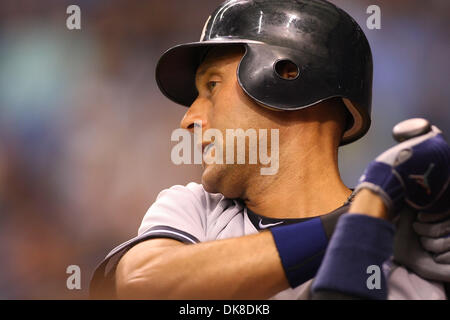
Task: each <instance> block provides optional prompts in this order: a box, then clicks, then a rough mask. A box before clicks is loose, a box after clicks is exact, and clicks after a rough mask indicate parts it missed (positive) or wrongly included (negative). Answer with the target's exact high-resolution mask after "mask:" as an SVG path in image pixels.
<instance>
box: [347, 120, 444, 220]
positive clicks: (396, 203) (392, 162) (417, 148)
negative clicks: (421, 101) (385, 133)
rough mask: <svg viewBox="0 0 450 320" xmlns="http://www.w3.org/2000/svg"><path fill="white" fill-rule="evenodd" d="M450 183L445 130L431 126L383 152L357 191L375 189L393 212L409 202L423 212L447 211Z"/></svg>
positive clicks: (363, 176) (360, 181)
mask: <svg viewBox="0 0 450 320" xmlns="http://www.w3.org/2000/svg"><path fill="white" fill-rule="evenodd" d="M424 121H425V120H424ZM394 130H395V128H394ZM449 182H450V146H449V145H448V143H447V142H446V141H445V140H444V138H443V137H442V134H441V131H440V130H439V129H438V128H436V127H434V126H431V130H430V131H429V132H428V133H426V134H423V135H420V136H417V137H414V138H411V139H409V140H407V141H405V142H402V143H400V144H398V145H396V146H394V147H392V148H390V149H389V150H387V151H385V152H384V153H382V154H381V155H379V156H378V157H377V158H376V159H375V161H372V162H371V163H370V164H369V166H368V167H367V168H366V170H365V172H364V174H363V175H362V176H361V178H360V180H359V184H358V185H357V187H356V190H355V191H356V192H358V191H359V190H361V189H364V188H367V189H369V190H371V191H373V192H375V193H376V194H378V195H379V196H380V197H381V199H382V200H383V202H384V203H385V205H386V207H387V209H388V211H389V212H390V213H396V212H398V210H399V209H400V208H401V207H402V205H403V203H404V202H405V201H406V203H407V204H408V205H410V206H411V207H412V208H414V209H417V210H420V211H421V212H444V211H447V210H448V208H449V207H450V197H448V188H449Z"/></svg>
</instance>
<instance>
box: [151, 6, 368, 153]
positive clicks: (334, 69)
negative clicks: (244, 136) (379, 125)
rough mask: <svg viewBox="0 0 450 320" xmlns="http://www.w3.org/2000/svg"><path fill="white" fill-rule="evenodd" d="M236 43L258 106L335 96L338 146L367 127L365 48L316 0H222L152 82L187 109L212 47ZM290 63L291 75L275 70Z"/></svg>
mask: <svg viewBox="0 0 450 320" xmlns="http://www.w3.org/2000/svg"><path fill="white" fill-rule="evenodd" d="M237 44H240V45H242V46H244V48H245V53H244V55H243V57H242V59H241V61H240V64H239V67H238V69H237V78H238V81H239V85H240V86H241V88H242V89H243V91H244V92H245V93H246V94H247V95H248V96H250V97H251V98H252V99H253V100H254V101H256V102H257V103H258V104H259V105H261V106H263V107H267V108H271V109H278V110H299V109H303V108H307V107H309V106H312V105H314V104H317V103H319V102H321V101H324V100H326V99H330V98H335V97H340V98H342V100H343V102H344V104H345V106H346V107H347V110H348V112H349V114H350V115H351V117H348V118H349V120H348V123H347V127H346V130H345V132H344V134H343V138H342V141H341V145H344V144H347V143H350V142H352V141H355V140H357V139H359V138H360V137H362V136H363V135H364V134H365V133H366V132H367V130H368V129H369V127H370V112H371V100H372V72H373V71H372V69H373V66H372V53H371V50H370V46H369V43H368V41H367V39H366V37H365V35H364V33H363V31H362V30H361V28H360V27H359V25H358V24H357V23H356V22H355V21H354V20H353V19H352V18H351V17H350V16H349V15H348V14H347V13H346V12H344V11H343V10H341V9H340V8H338V7H336V6H335V5H333V4H331V3H330V2H327V1H324V0H228V1H225V2H224V3H222V5H220V6H219V7H218V8H217V9H216V10H215V11H214V12H213V13H212V14H211V15H210V16H209V18H208V20H207V21H206V24H205V26H204V28H203V32H202V34H201V38H200V41H199V42H192V43H186V44H182V45H178V46H175V47H173V48H171V49H169V50H167V51H166V52H165V53H164V54H163V55H162V56H161V58H160V60H159V62H158V65H157V67H156V81H157V84H158V86H159V88H160V90H161V91H162V93H163V94H164V95H165V96H167V97H168V98H169V99H171V100H172V101H174V102H176V103H178V104H181V105H184V106H190V105H191V104H192V103H193V102H194V101H195V99H196V98H197V96H198V91H197V89H196V86H195V73H196V70H197V68H198V66H199V65H200V63H201V62H202V59H203V58H204V57H205V55H206V53H207V52H208V50H209V49H210V48H212V47H217V46H227V45H237ZM283 63H289V64H291V65H292V64H293V65H295V67H296V68H297V71H298V72H297V73H296V74H297V76H296V77H294V78H290V79H288V78H285V77H283V75H281V74H280V73H279V66H280V64H283Z"/></svg>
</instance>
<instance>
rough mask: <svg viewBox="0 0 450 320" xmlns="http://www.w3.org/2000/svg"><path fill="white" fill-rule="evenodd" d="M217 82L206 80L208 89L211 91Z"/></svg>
mask: <svg viewBox="0 0 450 320" xmlns="http://www.w3.org/2000/svg"><path fill="white" fill-rule="evenodd" d="M217 83H218V82H217V81H208V84H207V86H208V89H209V90H210V91H212V90H213V89H214V88H215V87H216V86H217Z"/></svg>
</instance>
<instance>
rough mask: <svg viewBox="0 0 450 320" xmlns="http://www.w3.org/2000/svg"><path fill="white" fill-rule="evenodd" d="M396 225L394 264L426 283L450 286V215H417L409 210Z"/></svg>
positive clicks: (402, 213)
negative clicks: (436, 282)
mask: <svg viewBox="0 0 450 320" xmlns="http://www.w3.org/2000/svg"><path fill="white" fill-rule="evenodd" d="M396 224H397V233H396V235H395V242H394V260H395V261H396V262H398V263H399V264H401V265H403V266H405V267H406V268H408V269H410V270H412V271H413V272H415V273H416V274H417V275H419V276H420V277H422V278H424V279H427V280H433V281H441V282H450V242H449V239H450V238H449V237H448V234H449V233H450V212H446V213H441V214H430V213H420V214H418V215H416V213H415V212H413V211H412V210H411V209H408V208H405V209H404V210H402V212H401V213H400V214H399V216H398V221H397V223H396ZM446 236H447V237H446Z"/></svg>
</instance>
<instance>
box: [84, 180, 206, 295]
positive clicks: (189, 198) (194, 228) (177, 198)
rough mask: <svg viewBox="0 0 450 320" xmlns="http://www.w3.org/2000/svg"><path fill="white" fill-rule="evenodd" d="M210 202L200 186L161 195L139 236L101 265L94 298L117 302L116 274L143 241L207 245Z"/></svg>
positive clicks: (173, 189)
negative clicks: (205, 241)
mask: <svg viewBox="0 0 450 320" xmlns="http://www.w3.org/2000/svg"><path fill="white" fill-rule="evenodd" d="M208 202H209V201H208V199H207V196H206V193H205V191H204V189H203V187H202V186H201V185H199V184H196V183H189V184H188V185H186V186H180V185H176V186H173V187H171V188H169V189H166V190H163V191H161V192H160V193H159V195H158V196H157V198H156V201H155V202H154V203H153V204H152V206H151V207H150V208H149V209H148V211H147V213H146V214H145V216H144V218H143V220H142V223H141V226H140V227H139V231H138V235H137V236H136V237H134V238H132V239H130V240H128V241H126V242H124V243H122V244H121V245H119V246H117V247H116V248H114V249H113V250H112V251H111V252H110V253H109V254H108V255H107V256H106V257H105V259H104V260H103V261H102V262H101V263H100V264H99V265H98V267H97V268H96V270H95V272H94V275H93V277H92V280H91V283H90V296H91V297H92V298H94V299H96V298H108V299H112V298H115V270H116V268H117V265H118V263H119V260H120V259H121V258H122V256H123V255H124V254H125V253H126V252H127V251H128V250H129V249H131V248H132V247H133V246H135V245H136V244H138V243H140V242H142V241H145V240H149V239H154V238H168V239H174V240H177V241H180V242H183V243H185V244H194V243H198V242H202V241H204V240H205V238H206V219H207V211H208V210H207V206H208V204H209V203H208Z"/></svg>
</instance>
